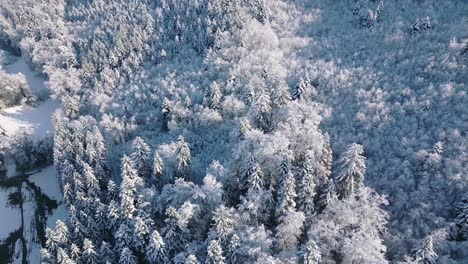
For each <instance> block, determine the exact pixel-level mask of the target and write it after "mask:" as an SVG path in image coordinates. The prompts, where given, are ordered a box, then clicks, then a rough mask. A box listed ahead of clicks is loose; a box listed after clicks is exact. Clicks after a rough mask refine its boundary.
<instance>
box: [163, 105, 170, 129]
mask: <svg viewBox="0 0 468 264" xmlns="http://www.w3.org/2000/svg"><path fill="white" fill-rule="evenodd" d="M171 114H172V106H171V102H170V101H169V100H168V99H167V98H164V100H163V104H162V115H163V123H162V128H163V130H164V131H167V130H169V121H170V120H171Z"/></svg>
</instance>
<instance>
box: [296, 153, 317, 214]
mask: <svg viewBox="0 0 468 264" xmlns="http://www.w3.org/2000/svg"><path fill="white" fill-rule="evenodd" d="M311 159H312V158H311V157H306V159H305V160H304V162H303V164H302V171H301V178H300V181H299V188H298V195H299V199H298V200H299V210H300V211H301V212H303V213H304V216H305V217H306V220H307V221H306V223H307V222H309V221H310V220H311V218H312V216H313V215H314V213H315V205H314V199H315V195H316V191H315V183H314V175H313V171H312V164H311V163H312V160H311Z"/></svg>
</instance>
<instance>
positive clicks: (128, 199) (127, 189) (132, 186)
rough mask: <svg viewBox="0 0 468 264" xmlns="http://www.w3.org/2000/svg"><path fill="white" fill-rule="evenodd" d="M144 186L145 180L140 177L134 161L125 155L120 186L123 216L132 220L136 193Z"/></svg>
mask: <svg viewBox="0 0 468 264" xmlns="http://www.w3.org/2000/svg"><path fill="white" fill-rule="evenodd" d="M142 186H143V180H142V179H141V178H140V177H139V176H138V174H137V172H136V170H135V169H134V165H133V162H132V160H131V159H130V158H129V157H127V156H126V155H124V157H123V158H122V183H121V185H120V194H119V195H120V205H121V210H122V216H123V217H124V218H125V219H127V220H128V219H132V218H133V215H134V213H135V212H136V208H135V192H136V191H138V190H139V189H140V188H141V187H142Z"/></svg>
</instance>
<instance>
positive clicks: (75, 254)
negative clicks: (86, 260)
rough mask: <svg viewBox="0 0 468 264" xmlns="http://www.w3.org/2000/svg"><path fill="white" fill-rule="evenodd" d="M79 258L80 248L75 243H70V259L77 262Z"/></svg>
mask: <svg viewBox="0 0 468 264" xmlns="http://www.w3.org/2000/svg"><path fill="white" fill-rule="evenodd" d="M80 258H81V250H80V248H79V247H78V246H77V245H76V244H75V243H72V244H71V245H70V259H71V260H73V261H75V262H78V260H79V259H80Z"/></svg>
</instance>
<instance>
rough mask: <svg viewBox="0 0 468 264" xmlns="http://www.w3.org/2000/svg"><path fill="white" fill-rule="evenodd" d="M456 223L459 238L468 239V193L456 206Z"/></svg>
mask: <svg viewBox="0 0 468 264" xmlns="http://www.w3.org/2000/svg"><path fill="white" fill-rule="evenodd" d="M455 225H456V227H457V239H458V240H468V195H466V196H465V197H464V198H463V199H462V200H461V201H460V202H458V203H457V205H456V207H455Z"/></svg>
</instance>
